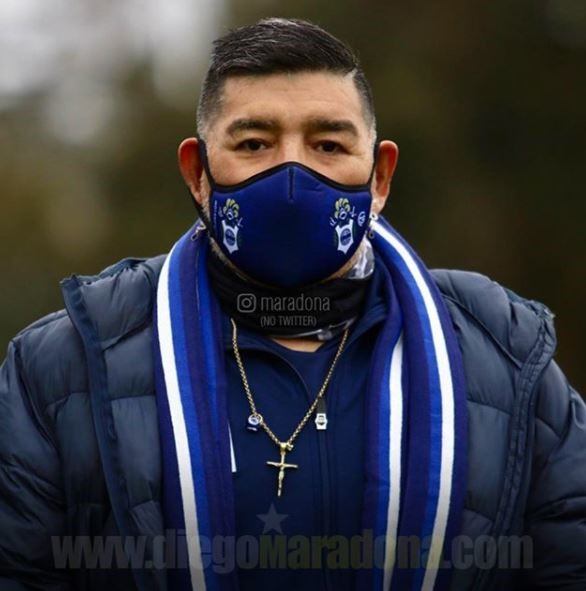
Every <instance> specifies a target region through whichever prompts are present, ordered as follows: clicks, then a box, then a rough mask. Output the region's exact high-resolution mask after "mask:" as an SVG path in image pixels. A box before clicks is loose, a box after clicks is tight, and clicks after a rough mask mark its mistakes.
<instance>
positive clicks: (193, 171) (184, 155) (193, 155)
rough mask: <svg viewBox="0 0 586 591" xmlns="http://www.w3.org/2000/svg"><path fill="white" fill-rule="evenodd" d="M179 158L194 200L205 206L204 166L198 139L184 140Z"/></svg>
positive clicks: (184, 178) (180, 147) (180, 145)
mask: <svg viewBox="0 0 586 591" xmlns="http://www.w3.org/2000/svg"><path fill="white" fill-rule="evenodd" d="M177 158H178V160H179V170H180V171H181V174H182V176H183V180H184V181H185V184H186V185H187V186H188V187H189V190H190V191H191V194H192V195H193V197H194V199H195V200H196V201H197V202H198V203H199V204H200V205H202V206H203V201H204V191H203V190H202V189H203V164H202V162H201V158H200V156H199V149H198V140H197V138H194V137H189V138H187V139H184V140H183V141H182V142H181V143H180V144H179V148H178V149H177Z"/></svg>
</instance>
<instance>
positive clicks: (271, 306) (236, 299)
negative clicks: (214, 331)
mask: <svg viewBox="0 0 586 591" xmlns="http://www.w3.org/2000/svg"><path fill="white" fill-rule="evenodd" d="M368 246H369V247H370V245H368ZM373 267H374V259H373V257H372V250H371V249H370V251H367V256H362V258H361V259H360V260H359V262H358V263H357V264H356V265H354V267H352V269H351V270H350V271H349V272H348V273H346V274H345V275H344V276H343V277H339V278H336V279H331V280H329V281H325V282H322V283H314V284H312V285H308V286H304V287H299V288H287V289H285V288H273V287H268V286H262V285H259V284H258V283H255V282H252V281H248V280H246V279H245V278H243V277H242V276H241V275H239V274H238V273H236V272H234V271H233V270H232V269H230V268H229V267H228V266H227V265H226V264H225V263H224V262H223V261H222V260H221V259H220V257H219V256H218V254H217V253H216V252H215V251H214V249H213V248H212V249H210V256H209V257H208V274H209V277H210V283H211V286H212V289H213V290H214V293H215V294H216V296H217V298H218V300H219V303H220V307H221V308H222V310H223V311H224V312H225V313H226V314H228V315H229V316H231V317H232V318H234V320H235V321H236V322H237V323H238V324H242V325H244V326H246V327H248V328H250V329H252V330H254V331H257V332H260V333H262V334H267V335H272V336H276V337H284V338H286V337H289V338H292V337H304V338H315V339H318V340H328V339H330V338H332V337H334V336H336V335H337V334H339V333H340V332H341V331H342V330H344V329H345V328H346V327H348V326H350V324H352V322H353V321H354V320H355V319H356V318H357V317H359V316H360V315H361V314H362V311H363V310H362V309H363V307H364V300H365V298H366V294H367V291H368V287H369V284H370V280H371V278H372V270H373Z"/></svg>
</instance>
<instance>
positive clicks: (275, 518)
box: [256, 503, 289, 534]
mask: <svg viewBox="0 0 586 591" xmlns="http://www.w3.org/2000/svg"><path fill="white" fill-rule="evenodd" d="M256 516H257V517H258V518H259V519H260V520H261V521H263V522H264V527H263V530H262V533H263V534H266V533H267V532H269V531H276V532H277V533H279V534H282V533H283V530H282V528H281V521H283V520H284V519H287V517H289V515H288V514H287V513H277V510H276V509H275V505H274V503H271V506H270V507H269V510H268V511H267V512H266V513H257V515H256Z"/></svg>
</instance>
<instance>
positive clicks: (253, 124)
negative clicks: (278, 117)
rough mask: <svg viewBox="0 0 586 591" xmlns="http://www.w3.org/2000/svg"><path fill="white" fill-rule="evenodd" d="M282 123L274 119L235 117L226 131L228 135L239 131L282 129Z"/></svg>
mask: <svg viewBox="0 0 586 591" xmlns="http://www.w3.org/2000/svg"><path fill="white" fill-rule="evenodd" d="M280 127H281V126H280V124H279V123H278V122H277V121H275V120H274V119H255V118H246V117H243V118H240V119H234V121H232V123H230V125H228V128H227V129H226V132H227V133H228V135H235V134H236V133H238V132H239V131H250V130H253V131H277V130H278V129H280Z"/></svg>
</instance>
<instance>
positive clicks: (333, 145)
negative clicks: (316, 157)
mask: <svg viewBox="0 0 586 591" xmlns="http://www.w3.org/2000/svg"><path fill="white" fill-rule="evenodd" d="M318 149H319V150H320V151H321V152H327V153H328V154H333V153H335V152H340V151H342V146H341V145H340V144H339V143H338V142H332V141H325V142H320V143H319V145H318Z"/></svg>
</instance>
